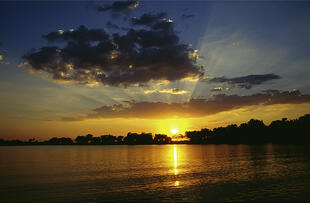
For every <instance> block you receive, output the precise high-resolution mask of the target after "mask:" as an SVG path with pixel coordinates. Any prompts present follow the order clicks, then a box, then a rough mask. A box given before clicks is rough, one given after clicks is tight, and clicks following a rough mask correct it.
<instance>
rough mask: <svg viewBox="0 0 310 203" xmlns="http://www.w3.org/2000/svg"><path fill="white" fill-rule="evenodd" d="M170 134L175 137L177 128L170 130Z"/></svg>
mask: <svg viewBox="0 0 310 203" xmlns="http://www.w3.org/2000/svg"><path fill="white" fill-rule="evenodd" d="M170 132H171V134H173V135H176V134H177V133H178V132H179V129H177V128H172V129H171V130H170Z"/></svg>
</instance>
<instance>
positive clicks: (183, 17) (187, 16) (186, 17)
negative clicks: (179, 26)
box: [181, 14, 195, 20]
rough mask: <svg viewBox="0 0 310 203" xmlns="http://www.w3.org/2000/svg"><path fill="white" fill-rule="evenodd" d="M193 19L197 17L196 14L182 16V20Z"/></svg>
mask: <svg viewBox="0 0 310 203" xmlns="http://www.w3.org/2000/svg"><path fill="white" fill-rule="evenodd" d="M193 17H195V15H194V14H182V15H181V19H182V20H186V19H189V18H193Z"/></svg>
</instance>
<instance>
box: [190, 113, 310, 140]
mask: <svg viewBox="0 0 310 203" xmlns="http://www.w3.org/2000/svg"><path fill="white" fill-rule="evenodd" d="M185 134H186V137H188V138H189V139H190V142H191V143H193V144H268V143H271V144H310V114H306V115H304V116H301V117H299V118H298V119H293V120H288V119H287V118H282V119H281V120H276V121H272V122H271V123H270V125H268V126H267V125H265V124H264V122H263V121H261V120H255V119H251V120H249V121H248V122H247V123H242V124H240V125H239V126H238V125H236V124H233V125H228V126H226V127H218V128H214V129H213V130H210V129H207V128H203V129H201V130H200V131H188V132H186V133H185Z"/></svg>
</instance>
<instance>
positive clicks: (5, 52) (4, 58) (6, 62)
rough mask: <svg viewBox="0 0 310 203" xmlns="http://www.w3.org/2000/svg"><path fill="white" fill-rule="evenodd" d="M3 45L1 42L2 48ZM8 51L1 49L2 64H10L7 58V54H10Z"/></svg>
mask: <svg viewBox="0 0 310 203" xmlns="http://www.w3.org/2000/svg"><path fill="white" fill-rule="evenodd" d="M2 46H3V44H2V42H0V48H1V47H2ZM8 53H9V52H8V51H7V50H1V49H0V64H5V65H7V64H10V62H9V61H7V60H6V56H7V55H8Z"/></svg>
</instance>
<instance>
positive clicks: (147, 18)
mask: <svg viewBox="0 0 310 203" xmlns="http://www.w3.org/2000/svg"><path fill="white" fill-rule="evenodd" d="M165 16H166V13H163V12H162V13H158V14H151V13H145V14H143V15H142V16H141V17H140V18H136V17H134V18H132V19H131V23H132V24H133V25H146V26H152V25H154V24H155V23H158V22H159V21H162V20H164V17H165Z"/></svg>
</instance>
